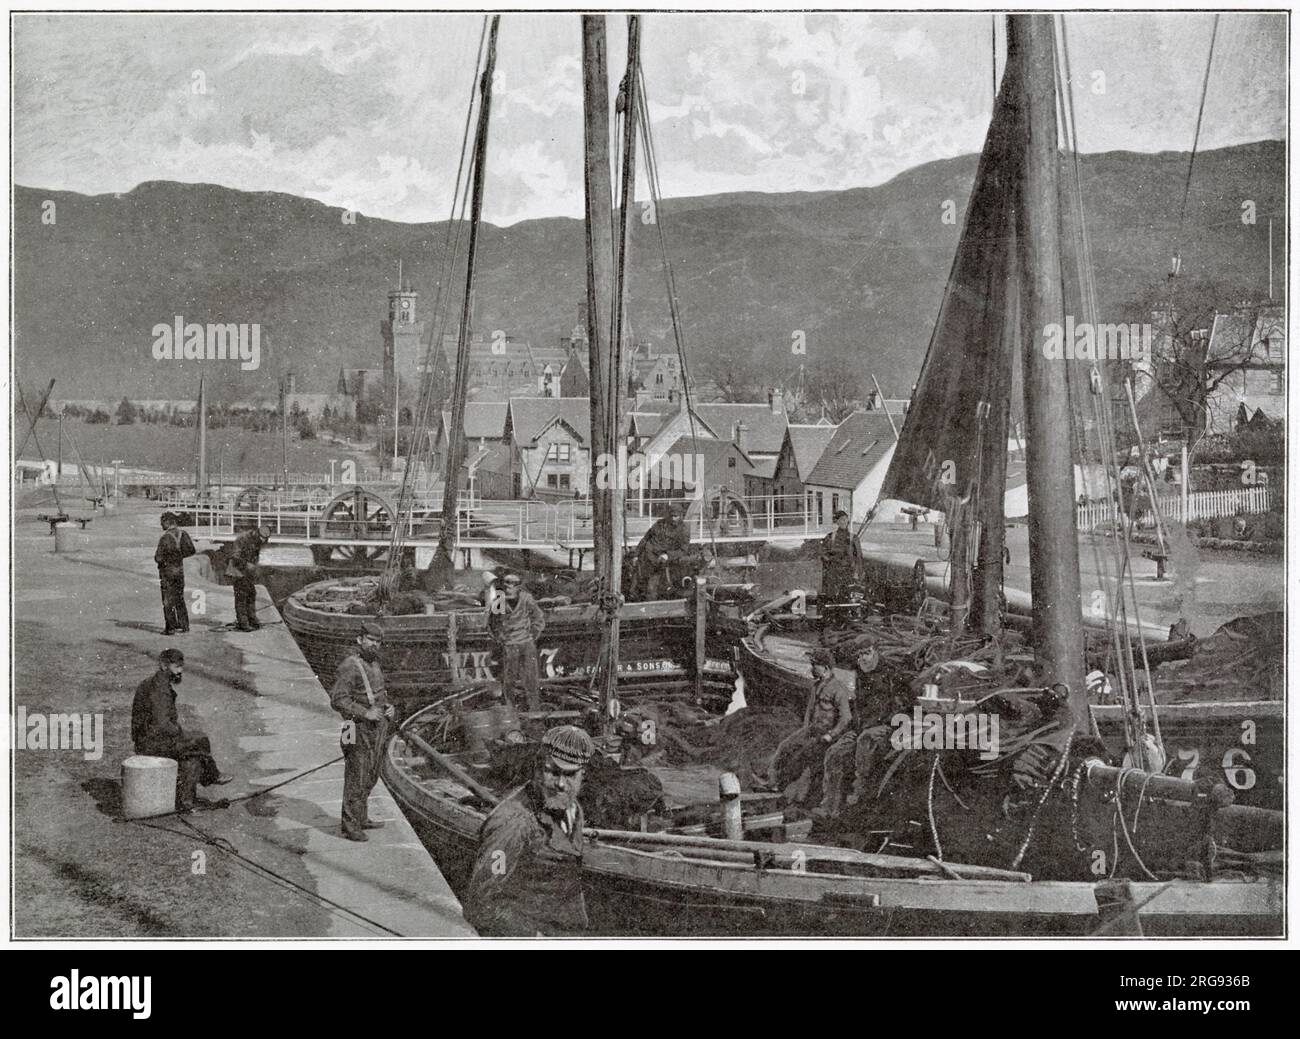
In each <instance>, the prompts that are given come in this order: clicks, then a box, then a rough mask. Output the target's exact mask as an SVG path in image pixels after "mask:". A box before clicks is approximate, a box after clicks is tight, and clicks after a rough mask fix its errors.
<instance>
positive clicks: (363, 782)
mask: <svg viewBox="0 0 1300 1039" xmlns="http://www.w3.org/2000/svg"><path fill="white" fill-rule="evenodd" d="M383 640H384V630H383V628H381V627H380V626H379V625H378V624H376V623H375V622H374V621H365V622H363V623H362V625H361V634H360V635H358V636H357V651H356V652H355V653H353V654H350V655H349V656H347V657H345V658H344V660H343V663H341V664H340V665H339V668H338V671H336V672H335V675H334V685H333V686H332V687H331V688H330V706H331V707H333V708H334V710H336V711H338V713H339V714H341V715H342V716H343V731H342V733H341V734H340V735H339V743H340V745H341V746H342V748H343V810H342V813H341V814H342V822H343V836H344V837H346V838H347V839H348V840H350V841H364V840H368V839H369V838H367V837H366V830H377V829H379V828H380V827H381V826H383V825H384V824H383V823H380V822H372V821H371V819H370V792H371V791H372V790H374V788H375V784H376V783H377V782H378V781H379V767H380V765H381V764H382V763H383V750H384V741H385V739H386V738H387V736H388V723H389V722H390V721H391V720H392V718H393V714H394V711H393V706H392V704H390V703H389V702H388V695H387V693H386V691H385V688H384V672H383V669H382V668H380V666H379V650H380V647H381V646H382V645H383Z"/></svg>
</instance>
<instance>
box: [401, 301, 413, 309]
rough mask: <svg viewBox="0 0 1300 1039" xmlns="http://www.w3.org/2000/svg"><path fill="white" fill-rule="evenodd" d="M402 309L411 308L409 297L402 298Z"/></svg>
mask: <svg viewBox="0 0 1300 1039" xmlns="http://www.w3.org/2000/svg"><path fill="white" fill-rule="evenodd" d="M402 309H403V310H410V309H411V301H410V300H409V299H404V300H402Z"/></svg>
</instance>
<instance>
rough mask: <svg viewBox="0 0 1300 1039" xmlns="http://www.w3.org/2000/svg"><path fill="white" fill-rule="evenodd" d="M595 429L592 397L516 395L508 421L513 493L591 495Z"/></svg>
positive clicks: (528, 495) (524, 495)
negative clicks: (591, 445)
mask: <svg viewBox="0 0 1300 1039" xmlns="http://www.w3.org/2000/svg"><path fill="white" fill-rule="evenodd" d="M590 435H591V402H590V401H589V400H588V399H587V398H586V397H512V398H510V402H509V406H508V409H507V413H506V426H505V442H506V445H507V446H508V448H509V451H508V455H507V459H506V462H507V465H508V472H509V478H510V492H511V493H510V497H511V498H534V497H538V498H543V499H551V500H561V499H566V498H585V497H587V495H588V493H589V490H590V478H591V450H590V445H589V444H588V439H589V437H590Z"/></svg>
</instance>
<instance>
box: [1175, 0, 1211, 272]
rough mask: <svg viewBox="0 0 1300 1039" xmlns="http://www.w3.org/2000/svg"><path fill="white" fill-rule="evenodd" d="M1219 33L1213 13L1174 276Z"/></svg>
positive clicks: (1179, 260)
mask: <svg viewBox="0 0 1300 1039" xmlns="http://www.w3.org/2000/svg"><path fill="white" fill-rule="evenodd" d="M1218 35H1219V15H1218V13H1217V12H1216V13H1215V15H1214V25H1213V27H1212V28H1211V29H1210V48H1209V52H1208V54H1207V56H1206V59H1205V75H1204V77H1203V78H1202V80H1201V103H1200V104H1199V105H1198V106H1197V109H1196V130H1195V131H1194V132H1193V134H1192V153H1191V155H1189V156H1188V157H1187V176H1186V177H1185V178H1184V180H1183V202H1182V205H1181V206H1180V207H1179V210H1178V236H1177V237H1176V238H1175V239H1174V269H1173V274H1174V276H1175V277H1176V276H1177V275H1178V273H1179V271H1180V269H1181V268H1182V238H1183V224H1184V221H1185V219H1186V217H1187V198H1188V195H1190V193H1191V190H1192V170H1193V169H1194V168H1195V166H1196V150H1197V148H1198V147H1199V146H1200V143H1201V121H1202V119H1203V118H1204V116H1205V98H1206V95H1207V94H1208V93H1209V89H1210V69H1211V68H1212V67H1213V65H1214V41H1215V39H1216V38H1217V37H1218Z"/></svg>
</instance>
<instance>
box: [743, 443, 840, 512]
mask: <svg viewBox="0 0 1300 1039" xmlns="http://www.w3.org/2000/svg"><path fill="white" fill-rule="evenodd" d="M837 428H838V427H837V426H834V425H830V424H829V423H827V424H826V425H823V424H821V423H817V424H815V425H796V424H794V423H791V424H790V425H789V426H787V427H786V431H785V438H784V440H783V441H782V443H781V450H780V452H779V453H778V454H777V457H776V461H775V462H774V463H773V467H772V475H771V476H768V477H762V476H759V475H758V474H757V473H756V474H755V475H754V476H752V477H751V478H750V480H749V486H748V487H747V489H746V495H747V496H748V497H749V498H750V499H751V501H753V502H755V503H756V504H760V503H761V508H762V509H763V511H765V512H766V514H767V518H768V523H769V524H776V525H780V524H783V523H787V524H802V523H803V522H804V517H805V515H806V512H805V510H806V507H807V506H806V502H805V499H804V488H805V487H806V486H807V484H808V481H809V479H811V477H812V473H813V470H814V469H815V468H816V466H817V462H818V461H819V460H820V459H821V456H822V452H823V451H825V450H826V447H827V445H828V444H829V443H830V442H831V438H832V437H834V435H835V431H836V429H837Z"/></svg>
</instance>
